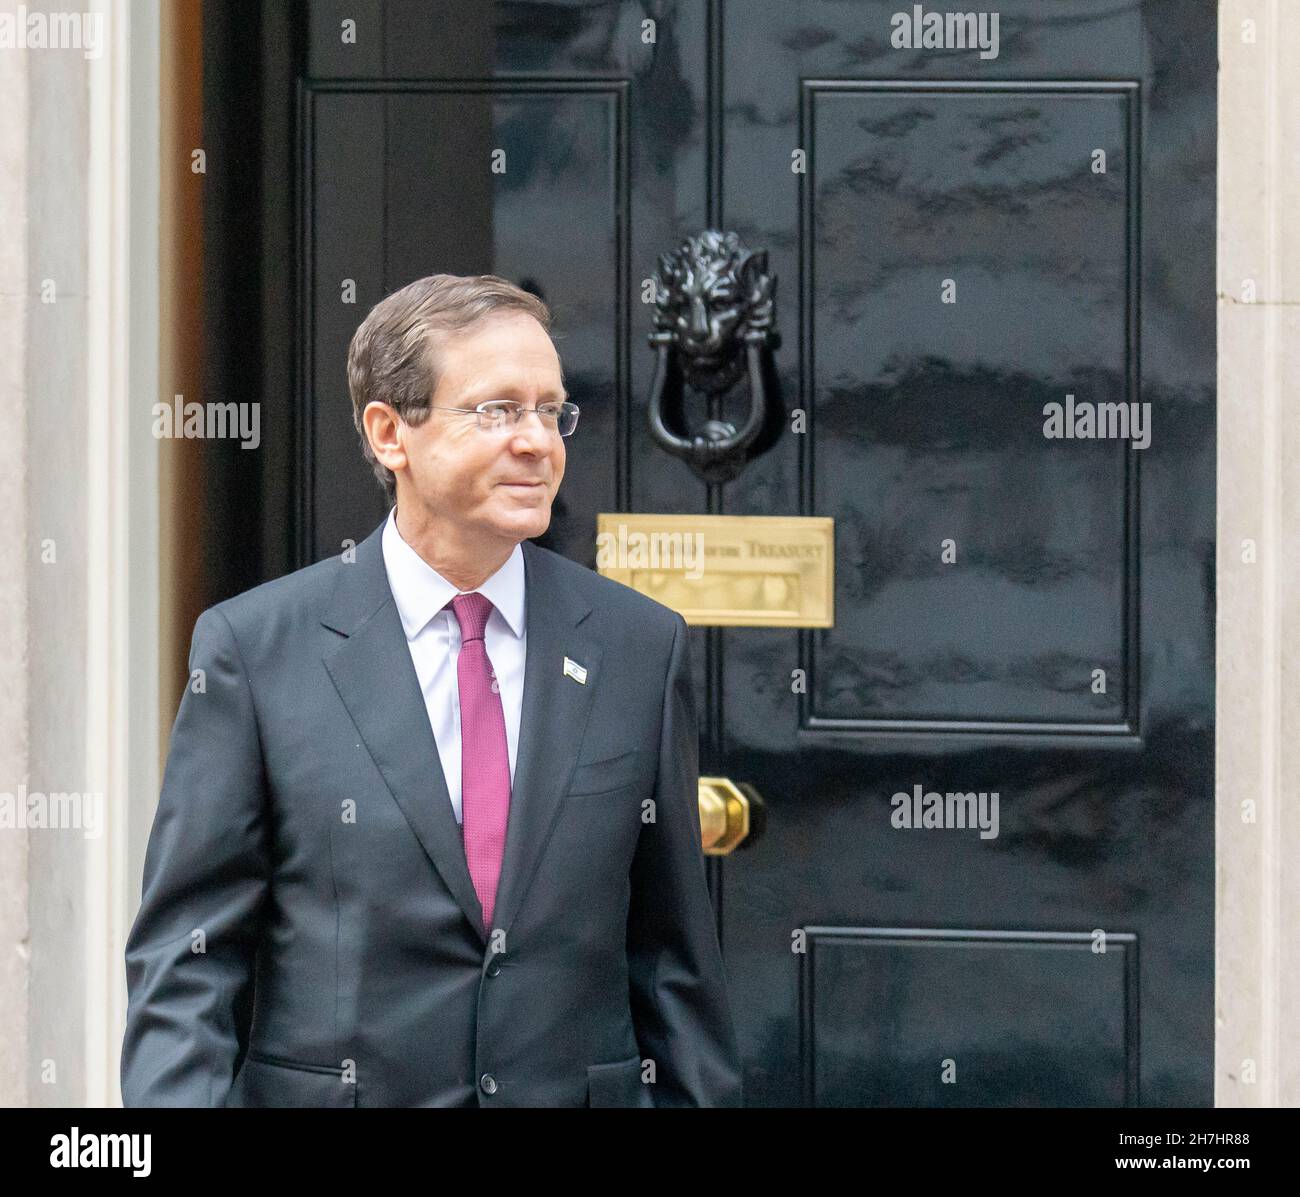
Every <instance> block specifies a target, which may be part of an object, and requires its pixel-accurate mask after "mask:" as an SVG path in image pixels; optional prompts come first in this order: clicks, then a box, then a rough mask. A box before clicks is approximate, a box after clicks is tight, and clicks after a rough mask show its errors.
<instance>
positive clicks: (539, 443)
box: [510, 408, 559, 453]
mask: <svg viewBox="0 0 1300 1197" xmlns="http://www.w3.org/2000/svg"><path fill="white" fill-rule="evenodd" d="M558 435H559V433H558V432H557V431H556V430H555V429H554V428H552V427H550V426H549V425H548V424H547V423H546V421H545V420H543V419H542V416H541V414H540V413H539V412H538V411H537V409H536V408H528V409H527V410H526V411H523V412H520V414H519V419H518V420H517V421H516V423H515V426H514V428H513V429H512V430H511V435H510V440H511V443H512V445H513V444H515V443H516V442H518V441H519V440H521V439H522V440H523V441H524V442H525V443H526V444H527V445H528V446H529V448H531V449H532V450H533V451H534V452H535V453H545V452H547V451H548V449H549V448H550V445H551V440H552V438H554V437H556V436H558Z"/></svg>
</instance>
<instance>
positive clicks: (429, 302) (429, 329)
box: [348, 274, 551, 502]
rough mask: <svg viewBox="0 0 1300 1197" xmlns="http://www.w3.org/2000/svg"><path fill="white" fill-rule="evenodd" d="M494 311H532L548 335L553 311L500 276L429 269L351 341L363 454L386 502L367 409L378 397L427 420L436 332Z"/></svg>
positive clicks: (386, 474) (377, 309) (385, 477)
mask: <svg viewBox="0 0 1300 1197" xmlns="http://www.w3.org/2000/svg"><path fill="white" fill-rule="evenodd" d="M497 312H522V313H524V314H526V315H529V316H532V317H533V318H534V319H535V320H536V321H537V322H538V323H539V324H540V325H541V326H542V327H543V328H544V329H546V331H547V332H548V333H549V332H550V328H551V312H550V309H549V308H548V307H547V306H546V304H545V303H544V302H543V301H542V300H540V299H539V298H538V297H537V296H536V295H533V294H530V293H529V292H528V291H525V290H523V289H522V288H520V287H517V286H515V284H514V283H511V282H508V281H507V280H506V279H503V278H498V277H497V276H496V275H495V274H475V275H458V274H431V275H429V276H428V277H427V278H419V279H416V280H415V282H413V283H408V284H407V285H406V286H405V287H403V288H402V289H401V290H400V291H394V292H393V293H392V294H391V295H389V296H388V297H387V298H385V299H381V300H380V301H379V302H378V303H377V304H375V306H374V307H373V308H371V309H370V313H369V315H367V316H366V318H365V320H363V321H362V322H361V327H360V328H358V329H357V331H356V332H355V333H354V334H353V337H352V343H351V344H350V345H349V346H348V392H349V394H350V395H351V396H352V422H353V424H355V425H356V429H357V433H358V435H359V436H360V437H361V452H362V453H363V454H364V455H365V459H366V460H367V461H368V462H369V463H370V468H371V469H372V470H373V471H374V474H375V477H376V478H377V479H378V480H379V482H380V485H381V486H383V488H384V492H385V494H387V496H388V499H389V502H392V500H393V499H394V497H395V496H396V494H397V480H396V478H395V477H394V476H393V472H392V470H390V469H389V468H388V467H387V466H385V465H382V464H381V463H380V462H379V461H378V459H377V458H376V457H375V451H374V450H373V449H372V448H371V447H370V440H369V438H368V437H367V436H366V430H365V425H364V423H363V422H362V419H361V416H362V413H363V412H364V411H365V410H366V405H367V404H368V403H371V402H373V401H374V400H380V401H381V402H384V403H387V404H389V405H390V406H391V407H393V408H394V409H395V410H396V411H397V413H398V414H399V415H400V416H401V417H402V419H403V420H405V421H406V422H407V423H408V424H410V425H412V426H415V427H418V426H419V425H420V424H423V423H424V421H425V420H427V419H428V418H429V412H430V410H431V409H430V404H431V403H432V402H433V393H434V392H435V391H436V390H437V389H438V378H439V374H440V363H439V361H438V356H437V352H436V349H437V345H436V343H435V342H436V340H437V338H436V337H435V336H434V335H432V334H436V333H442V332H454V331H459V330H460V329H463V328H466V327H468V326H469V325H471V324H473V323H474V322H475V321H477V320H481V319H483V318H484V317H485V316H489V315H492V314H494V313H497Z"/></svg>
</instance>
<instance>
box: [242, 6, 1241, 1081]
mask: <svg viewBox="0 0 1300 1197" xmlns="http://www.w3.org/2000/svg"><path fill="white" fill-rule="evenodd" d="M957 7H958V6H953V12H952V13H949V12H948V10H947V9H943V10H936V11H935V12H933V13H932V12H931V10H930V6H928V5H926V6H916V5H911V4H906V5H905V4H902V3H901V2H899V0H884V2H876V0H860V2H858V3H842V2H841V3H832V2H830V0H825V2H813V0H808V2H804V3H791V2H789V0H746V2H745V3H743V4H742V3H736V4H723V3H721V0H717V2H714V3H706V2H705V0H695V2H683V3H677V4H670V3H664V4H645V5H642V4H633V3H605V4H595V5H593V4H587V3H578V2H574V3H564V2H555V3H548V4H542V5H514V4H481V5H462V4H456V5H451V4H443V3H421V4H415V3H397V2H395V0H389V2H388V3H382V2H380V0H346V2H343V0H339V2H330V3H325V2H320V3H312V4H310V5H308V6H307V7H306V10H305V11H306V14H307V16H306V21H305V23H304V25H303V28H302V29H301V30H300V31H299V32H300V33H301V38H302V46H301V52H302V57H301V60H300V62H299V64H298V67H297V68H296V73H297V76H298V80H299V82H298V88H299V115H298V122H297V132H296V135H295V137H294V153H293V167H294V170H295V171H296V172H297V173H296V192H297V195H298V203H297V221H298V226H297V228H298V236H297V239H296V248H295V250H294V252H293V255H292V265H293V272H294V276H295V277H296V279H297V280H298V290H299V296H298V300H299V302H298V308H297V310H298V313H299V315H298V318H297V322H296V325H295V329H296V333H295V337H294V346H295V352H296V354H297V358H298V360H297V368H296V378H297V383H296V386H295V390H294V403H295V410H294V413H293V416H294V418H293V419H292V420H289V419H285V420H284V421H283V425H284V428H285V430H286V432H285V434H286V436H287V435H289V430H290V429H295V430H296V438H297V439H296V441H295V442H294V444H295V450H294V453H293V459H294V461H295V463H296V467H297V471H296V472H297V476H296V477H293V478H286V479H284V480H283V481H282V482H281V483H280V484H279V485H278V486H277V487H275V488H273V489H272V493H269V494H268V495H267V496H266V498H265V510H266V513H267V515H266V518H267V520H268V521H280V520H281V519H282V518H283V515H284V513H286V512H287V513H288V521H289V526H290V527H291V528H292V530H293V535H294V543H296V545H297V558H298V561H299V562H300V563H305V562H307V561H309V560H313V559H316V558H319V557H322V556H325V555H329V554H334V553H337V552H338V551H339V550H340V548H341V547H343V546H344V545H345V544H346V543H347V542H348V541H350V540H356V539H359V538H360V537H361V536H363V535H364V534H365V533H366V532H368V531H369V530H370V529H371V528H372V527H373V526H374V524H375V523H376V522H377V521H378V519H379V518H380V517H381V515H382V513H383V506H382V503H381V496H380V493H379V491H378V489H377V488H376V487H375V485H374V483H373V481H372V479H371V476H370V474H369V472H368V470H367V469H366V468H365V466H364V465H363V463H362V460H361V456H360V453H359V451H358V448H357V444H356V437H355V433H354V431H353V428H352V424H351V418H350V411H349V404H348V398H347V389H346V380H345V373H344V360H345V355H346V349H347V344H348V340H349V338H350V337H351V335H352V332H353V331H354V329H355V328H356V326H357V324H358V323H359V321H360V320H361V319H362V317H363V316H364V314H365V312H366V311H367V310H368V308H369V306H370V305H371V304H373V303H374V302H375V301H377V300H378V299H380V298H381V297H382V296H383V295H385V294H387V293H388V292H390V291H392V290H394V289H395V288H397V287H399V286H401V285H403V284H405V283H407V282H409V281H410V280H412V279H414V278H417V277H419V276H421V275H424V274H428V273H433V272H436V271H449V272H453V273H479V272H491V273H495V274H499V275H502V276H504V277H507V278H510V279H512V280H514V281H516V282H519V283H521V284H522V285H525V286H527V287H528V288H530V289H533V290H535V291H536V292H537V293H539V294H540V295H542V296H543V297H544V298H545V299H546V301H547V302H548V303H549V304H550V305H551V306H552V308H553V310H554V312H555V315H556V321H557V332H558V333H559V339H558V341H557V344H558V348H559V350H560V353H561V357H562V359H563V362H564V366H565V374H566V383H567V385H568V387H569V389H570V392H571V393H572V395H573V397H574V400H575V402H577V403H578V404H579V405H580V406H581V408H582V423H581V427H580V429H579V432H578V434H577V435H576V436H575V437H574V438H573V440H571V441H570V442H569V464H568V471H567V475H566V478H565V482H564V485H563V487H562V490H561V494H560V500H559V503H558V505H557V507H556V509H555V514H554V521H553V524H552V527H551V530H550V532H549V533H548V534H547V536H546V537H545V538H544V541H543V543H544V544H546V545H547V546H548V547H550V548H552V549H555V550H556V551H558V552H561V553H564V554H565V555H567V556H569V557H571V558H573V559H575V560H577V561H580V562H583V563H586V564H588V565H591V566H594V565H595V563H596V542H595V533H596V516H597V514H598V513H600V512H655V513H678V514H695V513H711V514H723V515H769V516H770V515H793V516H798V515H805V516H827V517H831V518H832V519H833V520H834V522H835V538H834V550H835V561H834V623H833V626H831V627H829V628H803V629H790V628H760V627H726V628H721V627H697V628H696V629H695V630H694V633H693V634H694V636H695V660H696V666H697V679H696V680H697V688H698V693H699V695H700V709H701V718H702V726H701V735H702V744H701V750H702V762H703V766H704V769H705V770H706V772H708V773H711V774H718V775H723V776H726V777H729V778H732V779H734V780H736V781H738V782H745V783H748V784H750V785H752V786H753V787H754V788H755V789H756V790H757V791H758V792H759V793H760V794H761V795H762V797H763V799H764V801H765V813H766V825H765V827H764V829H763V831H762V834H761V835H758V836H755V837H753V838H752V839H751V841H750V842H749V843H747V844H746V845H744V847H743V848H742V849H740V850H737V851H736V852H735V853H734V854H732V855H730V856H728V857H723V858H711V860H710V875H711V883H712V885H713V887H714V894H715V898H716V902H717V909H718V925H719V933H720V936H721V941H722V946H723V952H724V955H725V957H726V961H727V967H728V971H729V976H730V980H731V985H732V999H733V1004H734V1008H735V1011H736V1016H737V1019H738V1023H739V1031H740V1036H741V1046H742V1051H743V1055H744V1064H745V1086H746V1094H747V1100H748V1101H749V1103H750V1104H753V1105H778V1104H784V1105H790V1104H804V1103H806V1104H812V1105H962V1106H974V1105H1124V1104H1138V1103H1141V1104H1148V1105H1166V1104H1192V1105H1196V1104H1201V1105H1205V1104H1209V1103H1210V1102H1211V1100H1212V1057H1213V1047H1212V1045H1213V1037H1214V1020H1213V959H1214V926H1213V909H1214V907H1213V902H1214V897H1213V867H1214V859H1213V850H1214V832H1213V827H1214V823H1213V784H1212V778H1213V758H1212V745H1213V709H1214V706H1213V694H1214V674H1213V661H1214V653H1213V627H1214V597H1213V577H1214V348H1213V347H1214V336H1215V323H1214V275H1213V262H1214V259H1213V253H1214V240H1215V239H1214V197H1215V185H1214V155H1215V70H1216V59H1215V7H1214V5H1213V4H1212V3H1211V2H1210V0H1203V2H1198V0H1178V2H1176V3H1175V2H1171V0H1053V2H1052V3H1043V2H1041V0H1038V2H1031V0H1000V3H999V4H998V5H997V12H996V14H994V13H990V12H985V13H982V14H981V13H980V12H979V11H978V10H974V9H969V17H970V19H969V20H966V19H960V18H959V17H958V16H957ZM959 7H960V8H961V9H962V10H967V9H968V7H969V6H965V5H963V6H959ZM994 16H996V18H997V24H996V26H995V25H994V24H993V21H992V18H993V17H994ZM936 17H937V21H936ZM707 228H714V229H718V230H722V231H731V232H734V233H736V234H738V235H739V237H740V239H741V240H742V241H743V243H744V244H745V245H747V246H748V247H749V248H750V249H753V250H762V251H766V252H767V255H768V258H767V263H768V269H769V271H770V272H771V274H772V275H774V276H775V278H776V292H775V308H774V318H775V323H776V325H777V328H778V331H779V332H780V334H781V338H780V345H779V347H778V348H775V349H774V350H772V356H771V363H772V367H773V369H772V375H773V384H774V385H773V388H772V394H771V400H772V403H773V404H774V408H773V410H774V411H776V410H777V408H776V406H775V405H779V420H776V421H775V422H774V424H773V430H774V435H772V436H769V437H767V438H766V442H765V443H766V444H767V447H766V450H765V451H764V452H762V453H760V454H759V455H757V456H756V457H755V458H754V459H753V460H752V461H750V462H749V463H748V465H747V466H746V467H745V468H744V469H743V470H742V471H741V472H740V473H739V475H738V476H737V477H735V478H734V479H732V480H730V481H726V482H712V483H709V482H706V481H703V480H702V479H701V477H700V475H699V474H698V473H697V472H696V471H695V470H693V469H692V468H691V467H690V466H689V465H688V464H687V463H686V462H684V461H682V460H679V459H678V458H677V457H675V456H672V455H670V454H668V453H665V452H664V451H663V450H662V449H661V448H660V447H659V445H658V444H657V443H656V441H655V440H654V438H653V437H652V435H651V432H650V429H649V422H648V413H647V403H648V396H649V394H650V391H651V387H652V383H653V370H654V360H655V359H654V354H653V353H652V351H651V349H650V347H649V346H648V345H647V339H646V338H647V334H648V333H649V332H650V331H651V327H652V310H653V308H652V304H653V299H654V288H653V286H651V285H649V282H648V280H650V279H651V278H652V277H653V275H654V273H655V270H656V266H657V262H658V259H659V256H660V255H661V254H664V253H667V252H668V251H671V250H674V249H676V248H677V247H678V246H679V245H680V244H681V243H682V241H683V240H684V239H685V238H687V237H689V236H692V235H696V234H699V233H701V232H702V231H703V230H705V229H707ZM723 301H724V300H723V297H722V296H721V294H719V297H718V299H717V302H719V303H721V302H723ZM265 352H267V353H273V351H272V350H269V349H267V350H265ZM268 401H269V400H268ZM746 401H747V382H746V381H745V380H744V379H742V380H741V382H740V383H739V384H738V386H737V387H736V388H735V390H734V392H733V393H732V394H730V395H729V396H728V397H726V398H725V399H724V400H723V401H722V402H721V404H720V405H719V407H718V410H717V412H715V413H714V414H718V415H720V416H721V417H723V418H732V419H733V422H734V423H739V422H740V421H741V420H743V415H744V410H745V404H746ZM708 406H709V405H708V403H707V401H706V400H705V399H704V398H703V397H702V396H701V395H699V394H697V393H694V392H692V391H690V390H688V391H687V393H686V395H685V403H684V405H683V408H682V411H681V412H680V413H679V414H680V416H681V418H682V419H683V420H684V421H685V422H686V423H687V424H688V425H693V426H695V427H698V426H699V425H700V424H701V423H702V422H703V420H704V419H705V418H706V417H707V416H708V415H709V414H710V413H709V410H708ZM960 823H966V824H967V825H966V826H960V825H957V824H960ZM971 824H973V825H971Z"/></svg>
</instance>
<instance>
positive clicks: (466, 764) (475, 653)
mask: <svg viewBox="0 0 1300 1197" xmlns="http://www.w3.org/2000/svg"><path fill="white" fill-rule="evenodd" d="M451 608H452V610H453V611H454V612H455V614H456V622H457V623H459V624H460V638H461V643H460V656H459V657H458V658H457V660H456V680H457V683H458V685H459V689H460V787H461V788H460V810H461V825H462V827H463V829H464V838H465V860H466V862H467V863H468V864H469V875H470V879H471V880H472V881H473V882H474V890H475V892H476V893H477V894H478V898H479V901H480V902H481V903H482V904H483V925H484V927H486V928H487V929H488V930H489V931H491V929H492V910H493V907H494V906H495V905H496V896H497V883H498V882H499V881H500V879H501V858H502V856H503V855H504V853H505V847H506V819H507V817H508V816H509V814H510V751H509V749H508V748H507V746H506V717H505V713H504V712H503V711H502V709H501V691H500V688H499V686H498V685H497V682H496V674H495V673H493V671H492V662H491V661H489V660H488V655H487V645H486V644H485V643H484V641H483V629H484V628H486V627H487V621H488V616H489V615H490V614H491V612H492V603H491V601H490V600H489V599H487V598H486V597H484V596H483V595H481V594H479V593H478V592H477V591H475V592H474V593H473V594H458V595H456V597H455V598H453V599H452V600H451Z"/></svg>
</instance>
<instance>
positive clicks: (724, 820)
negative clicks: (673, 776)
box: [700, 777, 762, 856]
mask: <svg viewBox="0 0 1300 1197" xmlns="http://www.w3.org/2000/svg"><path fill="white" fill-rule="evenodd" d="M761 805H762V799H760V798H759V796H758V791H757V790H755V789H754V787H753V786H750V785H745V784H744V783H743V782H742V783H741V784H740V785H737V784H736V783H735V782H734V781H732V780H731V779H730V778H729V777H701V778H700V842H701V843H702V845H703V847H704V854H705V856H727V855H729V854H730V853H731V852H732V851H734V850H735V849H736V848H737V847H738V846H739V845H740V844H741V843H742V842H743V841H744V840H745V839H746V838H747V837H748V836H749V834H750V832H751V831H753V830H755V829H756V824H757V817H756V816H757V815H758V810H759V808H760V807H761Z"/></svg>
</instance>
